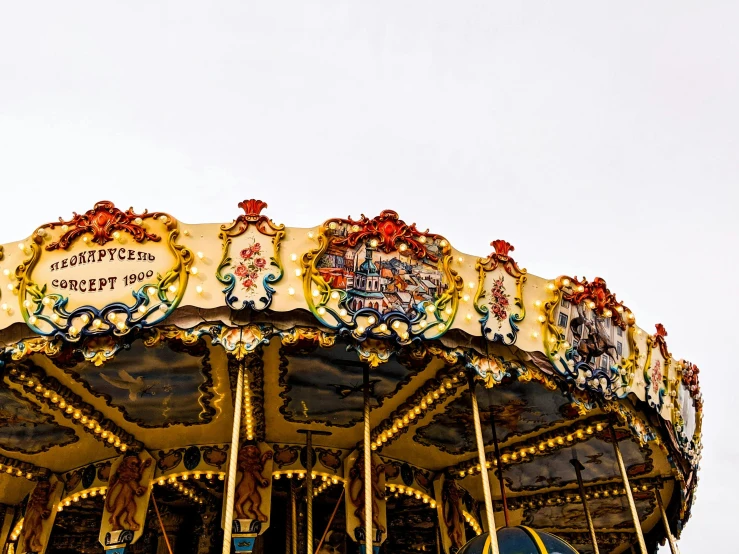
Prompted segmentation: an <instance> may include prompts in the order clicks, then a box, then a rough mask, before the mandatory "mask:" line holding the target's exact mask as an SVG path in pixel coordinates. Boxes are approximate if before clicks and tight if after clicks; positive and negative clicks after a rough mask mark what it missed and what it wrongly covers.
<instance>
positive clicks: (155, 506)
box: [151, 491, 172, 554]
mask: <svg viewBox="0 0 739 554" xmlns="http://www.w3.org/2000/svg"><path fill="white" fill-rule="evenodd" d="M151 501H152V502H153V503H154V511H155V512H156V514H157V519H158V520H159V527H161V528H162V535H164V542H165V543H167V550H168V551H169V554H172V545H171V544H169V537H168V536H167V530H166V529H165V528H164V523H163V522H162V516H161V514H160V513H159V506H157V499H156V497H155V496H154V491H151Z"/></svg>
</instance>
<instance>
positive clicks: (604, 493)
mask: <svg viewBox="0 0 739 554" xmlns="http://www.w3.org/2000/svg"><path fill="white" fill-rule="evenodd" d="M649 489H650V486H649V485H647V484H632V486H631V490H632V491H633V492H645V491H648V490H649ZM585 490H586V493H585V499H586V500H597V499H600V498H610V497H617V496H624V495H625V494H626V489H625V488H624V487H623V486H617V485H613V486H609V485H592V486H588V487H586V488H585ZM580 502H582V497H581V496H580V493H579V492H577V491H573V492H572V493H571V494H569V493H561V492H560V493H557V494H556V495H536V496H533V497H529V498H523V499H520V500H516V499H514V500H512V501H509V503H508V505H509V507H510V508H511V509H512V510H518V509H521V508H526V507H528V508H541V507H543V506H560V505H562V504H579V503H580Z"/></svg>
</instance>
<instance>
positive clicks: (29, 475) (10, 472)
mask: <svg viewBox="0 0 739 554" xmlns="http://www.w3.org/2000/svg"><path fill="white" fill-rule="evenodd" d="M0 472H5V473H7V474H8V475H15V476H16V477H24V476H25V478H26V479H28V480H29V481H30V480H31V479H33V473H31V472H30V471H28V472H25V473H24V472H23V470H21V469H18V468H16V467H12V466H6V465H3V464H0Z"/></svg>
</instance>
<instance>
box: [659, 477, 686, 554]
mask: <svg viewBox="0 0 739 554" xmlns="http://www.w3.org/2000/svg"><path fill="white" fill-rule="evenodd" d="M654 495H655V496H656V497H657V504H659V511H660V514H661V515H662V523H663V524H664V526H665V533H667V542H669V543H670V552H672V554H679V552H680V551H679V550H678V549H677V544H676V543H675V537H673V536H672V531H671V530H670V522H669V521H668V519H667V512H665V505H664V504H663V503H662V495H661V494H660V491H659V489H658V488H656V487H655V489H654Z"/></svg>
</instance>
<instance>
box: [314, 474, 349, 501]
mask: <svg viewBox="0 0 739 554" xmlns="http://www.w3.org/2000/svg"><path fill="white" fill-rule="evenodd" d="M313 475H315V477H314V478H313V479H314V480H315V479H318V478H319V477H320V478H321V481H322V483H321V484H320V485H319V486H318V487H317V488H315V489H314V490H313V496H318V495H319V494H321V493H322V492H323V491H325V490H326V489H327V488H329V487H332V486H334V485H338V484H339V482H341V484H342V485H343V484H344V480H343V479H342V480H341V481H339V478H338V477H336V476H331V477H329V474H327V473H320V474H316V472H313Z"/></svg>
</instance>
